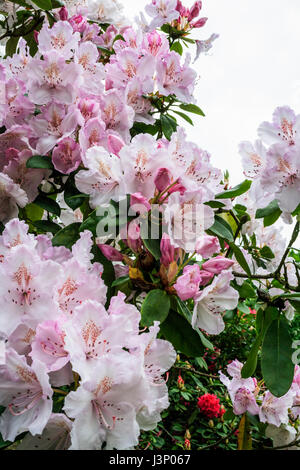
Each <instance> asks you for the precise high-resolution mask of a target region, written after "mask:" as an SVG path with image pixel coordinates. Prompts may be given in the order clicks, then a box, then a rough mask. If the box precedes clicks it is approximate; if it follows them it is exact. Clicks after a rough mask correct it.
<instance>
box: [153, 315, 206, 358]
mask: <svg viewBox="0 0 300 470" xmlns="http://www.w3.org/2000/svg"><path fill="white" fill-rule="evenodd" d="M160 331H161V333H162V334H163V336H164V337H165V339H167V340H168V341H170V342H171V343H172V344H173V346H174V348H175V349H176V350H177V351H180V352H182V353H183V354H185V355H186V356H191V357H201V356H203V353H204V348H203V345H202V343H201V341H200V338H199V335H198V333H197V332H196V331H195V330H194V329H193V328H192V327H191V325H190V324H189V323H188V322H187V321H186V320H185V319H184V318H183V317H182V316H181V315H179V314H178V313H177V312H175V311H174V310H170V313H169V315H168V317H167V319H166V320H165V321H164V322H163V323H162V324H161V327H160Z"/></svg>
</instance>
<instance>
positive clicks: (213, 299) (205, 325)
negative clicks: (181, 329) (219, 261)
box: [192, 271, 239, 335]
mask: <svg viewBox="0 0 300 470" xmlns="http://www.w3.org/2000/svg"><path fill="white" fill-rule="evenodd" d="M232 279H233V276H232V274H231V273H230V272H228V271H227V272H226V271H225V272H222V273H221V274H219V275H218V276H217V277H216V278H215V279H214V280H213V282H212V283H211V284H210V285H209V286H207V287H205V288H204V289H203V290H202V291H200V292H199V294H198V295H197V297H196V298H195V301H196V302H195V307H194V313H193V318H192V325H193V326H194V327H198V328H202V329H203V330H205V331H206V332H207V333H209V334H212V335H217V334H219V333H221V331H223V330H224V328H225V324H224V321H223V318H222V314H223V313H225V311H226V310H232V309H234V308H236V306H237V304H238V299H239V295H238V292H237V291H236V290H235V289H233V287H231V286H230V281H231V280H232Z"/></svg>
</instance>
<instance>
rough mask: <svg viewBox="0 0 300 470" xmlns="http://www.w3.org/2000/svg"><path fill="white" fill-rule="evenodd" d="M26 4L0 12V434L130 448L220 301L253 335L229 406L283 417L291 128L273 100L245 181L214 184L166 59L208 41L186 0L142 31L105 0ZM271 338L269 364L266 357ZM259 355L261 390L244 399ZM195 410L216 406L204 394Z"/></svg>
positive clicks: (294, 182) (291, 280) (295, 269)
mask: <svg viewBox="0 0 300 470" xmlns="http://www.w3.org/2000/svg"><path fill="white" fill-rule="evenodd" d="M27 3H28V5H27V8H26V9H25V10H24V8H22V7H20V6H19V5H18V6H17V7H16V8H18V9H19V10H18V15H17V16H16V17H15V16H14V17H13V18H11V17H9V16H6V17H5V19H4V20H3V21H2V22H1V27H2V28H3V30H4V31H6V32H4V34H3V35H2V36H3V39H6V38H8V37H9V36H10V32H9V31H10V30H9V27H8V24H9V22H10V21H12V20H13V22H14V36H16V37H18V36H19V38H20V39H19V40H18V41H14V44H12V41H8V42H7V47H6V57H5V58H4V59H3V60H1V64H0V87H1V89H0V222H1V226H0V228H1V233H2V235H1V237H0V279H1V282H0V298H1V306H2V308H1V314H0V375H1V381H0V405H1V406H4V407H5V411H4V413H3V414H2V415H1V418H0V432H1V434H2V436H3V438H4V439H7V440H11V441H12V440H14V439H17V438H18V436H19V435H20V434H21V433H23V432H26V431H29V432H30V433H31V436H29V435H27V436H26V437H25V439H24V440H23V441H22V443H21V447H22V448H28V447H30V446H31V447H34V448H41V446H42V447H45V446H46V447H47V448H60V449H61V448H71V449H104V448H105V449H113V448H116V449H128V448H132V447H134V446H136V445H137V444H138V438H139V435H140V431H141V430H151V429H154V428H155V426H156V425H157V423H158V422H159V420H160V416H161V413H162V412H163V410H165V409H166V408H167V407H168V404H169V401H168V389H167V386H166V380H167V375H166V373H167V371H168V370H169V369H170V368H171V367H172V365H173V363H174V361H175V358H176V353H175V349H176V350H178V351H180V352H181V353H183V354H185V355H187V356H193V357H198V358H199V357H202V356H204V354H205V348H207V347H210V348H212V347H213V346H212V344H211V342H210V341H209V339H208V338H207V337H206V335H207V334H208V335H211V336H212V337H213V335H218V334H220V333H221V332H222V331H223V330H224V329H225V328H226V315H227V314H233V313H234V312H236V311H237V309H238V310H239V311H242V312H243V313H244V314H246V313H249V312H250V311H253V310H255V311H257V318H258V322H257V325H258V326H257V333H258V334H257V340H256V342H255V344H254V345H253V350H252V351H251V353H250V356H249V359H248V361H247V362H246V364H245V366H244V367H243V370H242V372H241V367H242V366H241V367H240V365H238V366H236V368H235V369H236V370H235V369H234V366H231V372H229V373H230V375H231V377H232V380H230V379H228V378H225V376H224V377H223V378H222V380H223V381H224V383H225V385H226V386H228V390H229V394H230V396H231V399H232V401H233V409H234V413H235V414H237V415H240V414H245V413H246V412H247V411H248V412H249V413H251V414H254V415H258V414H259V416H260V420H261V421H262V422H268V423H269V424H270V426H273V425H274V426H277V427H278V426H280V425H283V424H284V425H288V418H287V417H288V414H287V410H288V409H289V408H290V407H291V406H292V407H293V406H294V407H295V409H294V410H293V413H294V416H296V417H298V412H297V410H298V407H299V406H298V405H299V400H298V398H299V397H298V395H299V393H298V391H297V390H296V388H297V385H296V384H297V383H298V382H297V380H298V379H294V382H293V374H294V368H295V367H294V366H295V365H294V363H293V361H292V357H291V356H292V354H291V352H292V339H291V335H290V331H289V328H290V325H291V321H292V319H293V317H294V315H295V312H298V311H299V300H297V299H298V298H299V279H300V274H299V257H298V255H297V253H296V251H295V250H292V248H293V246H294V244H295V242H296V239H297V236H298V232H299V220H298V219H299V202H300V198H299V187H298V186H299V181H298V180H299V175H298V170H299V155H298V153H299V152H298V144H299V142H298V137H297V131H298V127H297V126H298V121H299V117H297V116H296V115H295V113H294V112H293V111H292V110H290V109H289V108H286V107H284V108H278V109H277V110H276V111H275V114H274V120H273V123H263V124H262V125H261V126H260V128H259V136H260V138H261V141H257V142H256V143H255V145H254V146H252V144H250V143H248V142H247V143H242V144H241V147H240V149H241V154H242V159H243V164H244V167H245V175H246V177H247V178H249V179H247V180H245V181H244V182H243V183H241V184H240V185H238V186H237V187H235V188H231V187H230V185H229V178H228V175H227V174H226V173H225V174H223V173H222V171H221V170H219V169H218V168H215V167H214V165H213V161H212V159H211V156H210V155H209V153H208V152H206V151H205V150H202V149H201V148H200V147H198V145H196V144H195V143H193V142H190V141H189V139H188V137H187V133H186V132H185V130H184V129H183V128H182V127H180V126H179V123H178V120H179V119H183V120H185V121H187V122H189V123H192V121H191V118H190V114H187V113H192V114H194V115H198V116H204V113H203V111H202V110H201V109H200V108H199V107H198V106H197V105H196V103H195V99H194V97H193V93H194V89H195V86H196V81H197V74H196V72H195V70H194V69H193V68H192V66H191V56H190V54H188V53H187V54H183V45H185V46H189V45H195V46H196V57H198V56H199V54H200V53H202V52H207V51H208V50H210V48H211V47H212V42H213V41H214V40H215V39H216V38H217V35H212V36H211V37H210V38H209V39H208V40H203V39H197V40H194V39H191V38H190V37H189V35H190V32H191V31H192V30H193V29H196V30H197V31H199V28H201V27H202V26H204V25H205V23H206V20H207V18H204V17H203V18H200V19H199V18H198V17H199V14H200V11H201V9H202V3H201V2H200V1H196V2H195V3H194V5H193V6H192V7H191V8H186V7H185V6H184V5H183V4H182V2H181V1H176V0H152V2H151V3H149V4H148V5H147V7H146V13H147V14H148V15H149V16H150V17H151V20H150V23H149V24H148V23H147V20H145V18H144V17H143V16H142V17H141V20H140V22H143V25H144V26H143V28H136V27H135V26H133V25H131V24H130V22H128V21H127V20H126V19H124V17H123V16H122V12H121V10H120V8H119V4H118V2H116V1H115V0H110V1H108V2H107V1H105V2H104V1H101V0H86V1H84V2H80V3H79V2H77V1H67V2H66V4H65V6H63V7H61V6H60V5H56V2H55V0H52V7H53V9H51V8H50V7H49V8H48V9H47V15H45V14H44V11H43V8H44V7H45V6H43V5H40V4H39V0H36V1H35V4H34V5H35V6H34V7H33V4H31V2H27ZM46 17H47V20H46V19H45V18H46ZM25 33H26V34H25ZM265 145H268V146H269V147H268V148H267V147H265ZM252 180H253V182H252ZM280 216H282V218H283V220H284V222H288V223H290V222H292V221H293V220H294V218H295V219H296V223H295V227H294V230H293V234H292V238H291V240H290V242H289V244H288V245H287V244H286V241H285V240H284V238H283V236H282V234H281V232H280V230H278V229H277V227H274V225H273V224H274V222H276V220H277V219H278V218H279V217H280ZM250 309H251V310H250ZM276 338H277V339H278V338H279V340H280V341H281V340H282V338H283V340H282V342H283V343H284V344H285V347H286V349H285V350H284V354H283V356H284V357H285V358H286V359H285V363H284V365H283V364H282V362H281V361H280V358H277V363H276V364H275V365H274V364H273V363H272V357H273V356H272V350H271V349H272V348H270V344H274V341H275V339H276ZM210 339H211V338H210ZM277 347H278V348H279V347H281V342H280V344H279V345H277ZM260 348H262V362H263V368H262V369H263V376H264V377H263V378H264V379H265V383H266V384H267V386H268V391H264V395H263V397H262V398H257V393H258V392H257V390H258V389H257V383H256V382H255V380H254V379H253V378H251V376H252V375H253V374H254V372H255V370H256V364H257V357H258V355H259V350H260ZM266 358H267V359H266ZM282 367H284V368H285V369H286V371H287V373H286V374H285V375H284V377H278V370H281V368H282ZM233 369H234V370H233ZM232 374H233V375H232ZM272 374H273V375H272ZM295 380H296V381H295ZM295 397H298V398H295ZM59 399H60V400H59ZM199 400H200V399H199ZM291 400H292V401H291ZM297 400H298V401H297ZM53 401H54V405H55V406H54V409H55V410H56V412H55V413H52V409H53V408H52V402H53ZM290 402H291V403H292V404H291V403H290ZM199 403H200V404H199V408H201V409H202V410H204V411H205V410H206V413H217V412H218V413H219V415H220V413H221V412H220V410H218V411H216V410H217V408H218V406H217V405H218V403H217V402H214V399H213V398H211V397H209V396H206V395H204V396H203V397H202V398H201V400H200V401H199ZM293 403H294V405H293ZM270 409H271V410H273V409H276V410H279V411H278V413H277V411H276V412H275V411H274V412H273V411H270ZM204 411H203V413H204ZM272 413H273V414H272ZM276 413H277V414H276ZM271 415H272V416H273V418H270V416H271ZM220 416H221V415H220ZM36 435H39V439H38V441H36V440H35V436H36ZM49 440H50V441H49Z"/></svg>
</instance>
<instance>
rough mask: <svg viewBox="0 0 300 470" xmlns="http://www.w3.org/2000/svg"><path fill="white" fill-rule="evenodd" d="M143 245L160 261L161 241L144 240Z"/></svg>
mask: <svg viewBox="0 0 300 470" xmlns="http://www.w3.org/2000/svg"><path fill="white" fill-rule="evenodd" d="M143 243H144V245H145V247H146V248H147V250H148V251H150V253H151V254H152V255H153V256H154V258H155V259H157V260H158V259H160V257H161V251H160V240H151V239H150V238H144V239H143Z"/></svg>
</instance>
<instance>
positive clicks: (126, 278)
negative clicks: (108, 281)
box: [111, 276, 130, 287]
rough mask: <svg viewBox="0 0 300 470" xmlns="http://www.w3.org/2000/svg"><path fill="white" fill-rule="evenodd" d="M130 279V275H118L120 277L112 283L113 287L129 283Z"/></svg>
mask: <svg viewBox="0 0 300 470" xmlns="http://www.w3.org/2000/svg"><path fill="white" fill-rule="evenodd" d="M129 281H130V277H129V276H121V277H118V279H116V280H115V281H114V282H113V283H112V285H111V286H112V287H119V286H122V285H123V284H127V283H128V282H129Z"/></svg>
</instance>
